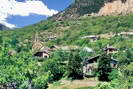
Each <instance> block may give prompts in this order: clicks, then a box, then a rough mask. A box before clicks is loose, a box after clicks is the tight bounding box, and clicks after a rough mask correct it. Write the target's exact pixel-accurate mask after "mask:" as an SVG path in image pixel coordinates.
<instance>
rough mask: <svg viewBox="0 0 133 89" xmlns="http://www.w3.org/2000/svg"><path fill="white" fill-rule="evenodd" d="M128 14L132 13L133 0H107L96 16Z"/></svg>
mask: <svg viewBox="0 0 133 89" xmlns="http://www.w3.org/2000/svg"><path fill="white" fill-rule="evenodd" d="M128 13H133V0H109V1H108V2H106V3H105V4H104V6H103V7H102V8H101V9H100V11H99V12H98V14H97V15H98V16H107V15H125V14H128Z"/></svg>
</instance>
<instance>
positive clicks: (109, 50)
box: [103, 46, 118, 54]
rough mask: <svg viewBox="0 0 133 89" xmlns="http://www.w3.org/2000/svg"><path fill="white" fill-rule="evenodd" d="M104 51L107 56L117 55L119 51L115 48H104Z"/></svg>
mask: <svg viewBox="0 0 133 89" xmlns="http://www.w3.org/2000/svg"><path fill="white" fill-rule="evenodd" d="M103 51H105V52H106V53H107V54H110V53H117V51H118V49H117V48H115V47H113V46H107V47H105V48H103Z"/></svg>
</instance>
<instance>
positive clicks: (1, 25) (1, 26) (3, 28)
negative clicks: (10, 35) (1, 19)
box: [0, 24, 10, 30]
mask: <svg viewBox="0 0 133 89" xmlns="http://www.w3.org/2000/svg"><path fill="white" fill-rule="evenodd" d="M9 29H10V28H8V27H6V26H5V25H3V24H0V30H9Z"/></svg>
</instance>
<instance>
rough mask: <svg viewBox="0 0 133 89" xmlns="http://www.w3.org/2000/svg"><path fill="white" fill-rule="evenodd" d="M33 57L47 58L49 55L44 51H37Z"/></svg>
mask: <svg viewBox="0 0 133 89" xmlns="http://www.w3.org/2000/svg"><path fill="white" fill-rule="evenodd" d="M34 56H35V57H40V58H49V57H50V55H49V53H47V52H46V51H39V52H36V53H35V54H34Z"/></svg>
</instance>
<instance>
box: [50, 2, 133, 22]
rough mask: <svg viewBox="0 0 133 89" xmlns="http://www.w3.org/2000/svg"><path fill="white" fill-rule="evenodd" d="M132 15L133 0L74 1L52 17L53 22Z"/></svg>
mask: <svg viewBox="0 0 133 89" xmlns="http://www.w3.org/2000/svg"><path fill="white" fill-rule="evenodd" d="M128 13H133V0H75V2H74V3H72V4H71V5H70V6H69V7H68V8H67V9H66V10H64V11H62V12H60V13H58V14H57V15H55V16H53V17H52V19H54V20H64V19H74V18H77V17H79V16H83V15H85V14H88V15H92V16H107V15H123V14H124V15H125V14H128Z"/></svg>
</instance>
